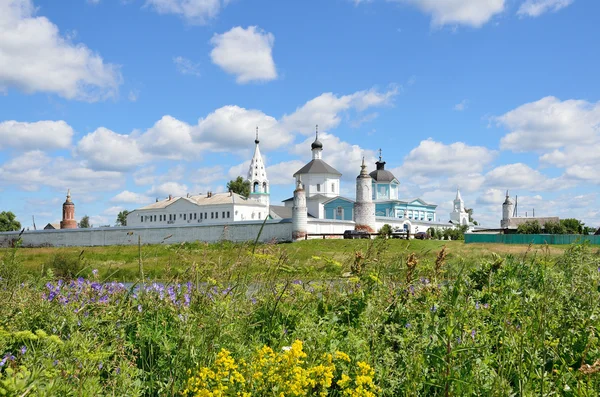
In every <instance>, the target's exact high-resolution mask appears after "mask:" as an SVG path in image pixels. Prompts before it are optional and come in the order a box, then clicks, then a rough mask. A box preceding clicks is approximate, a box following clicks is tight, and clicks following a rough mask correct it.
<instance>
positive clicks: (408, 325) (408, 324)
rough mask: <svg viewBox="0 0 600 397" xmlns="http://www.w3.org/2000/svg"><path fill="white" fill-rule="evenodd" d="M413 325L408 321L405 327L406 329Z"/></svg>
mask: <svg viewBox="0 0 600 397" xmlns="http://www.w3.org/2000/svg"><path fill="white" fill-rule="evenodd" d="M411 327H412V325H410V323H406V325H405V326H404V328H406V329H410V328H411Z"/></svg>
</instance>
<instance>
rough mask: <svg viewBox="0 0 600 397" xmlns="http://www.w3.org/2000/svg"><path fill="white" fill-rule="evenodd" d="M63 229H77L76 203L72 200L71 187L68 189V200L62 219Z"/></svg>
mask: <svg viewBox="0 0 600 397" xmlns="http://www.w3.org/2000/svg"><path fill="white" fill-rule="evenodd" d="M60 228H61V229H77V221H76V220H75V204H73V202H72V201H71V189H69V190H68V191H67V201H65V202H64V204H63V216H62V221H60Z"/></svg>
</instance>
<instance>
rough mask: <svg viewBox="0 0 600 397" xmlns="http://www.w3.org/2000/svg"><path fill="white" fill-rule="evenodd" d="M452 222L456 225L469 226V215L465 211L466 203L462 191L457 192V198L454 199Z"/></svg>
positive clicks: (451, 214)
mask: <svg viewBox="0 0 600 397" xmlns="http://www.w3.org/2000/svg"><path fill="white" fill-rule="evenodd" d="M450 220H451V221H452V223H454V224H456V225H463V226H468V225H469V214H468V213H467V212H466V211H465V202H464V201H463V199H462V196H461V195H460V190H458V189H457V190H456V198H455V199H454V207H453V209H452V212H451V213H450Z"/></svg>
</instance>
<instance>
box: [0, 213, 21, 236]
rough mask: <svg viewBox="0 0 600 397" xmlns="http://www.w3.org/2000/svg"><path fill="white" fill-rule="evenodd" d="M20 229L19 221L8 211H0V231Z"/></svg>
mask: <svg viewBox="0 0 600 397" xmlns="http://www.w3.org/2000/svg"><path fill="white" fill-rule="evenodd" d="M20 229H21V222H19V221H18V220H17V216H16V215H15V214H13V213H12V212H10V211H8V212H7V211H2V212H0V232H14V231H17V230H20Z"/></svg>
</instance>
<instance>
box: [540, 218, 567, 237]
mask: <svg viewBox="0 0 600 397" xmlns="http://www.w3.org/2000/svg"><path fill="white" fill-rule="evenodd" d="M544 233H546V234H566V233H567V228H566V227H565V226H564V225H563V224H562V223H560V222H553V221H549V222H546V223H544Z"/></svg>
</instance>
